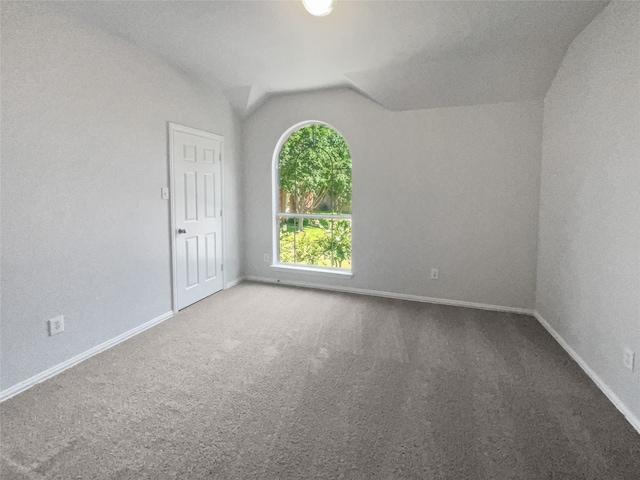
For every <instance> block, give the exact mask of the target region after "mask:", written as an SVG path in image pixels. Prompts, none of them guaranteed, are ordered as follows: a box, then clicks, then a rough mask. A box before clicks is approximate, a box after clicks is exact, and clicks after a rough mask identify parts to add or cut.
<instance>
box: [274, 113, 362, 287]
mask: <svg viewBox="0 0 640 480" xmlns="http://www.w3.org/2000/svg"><path fill="white" fill-rule="evenodd" d="M309 125H324V126H326V127H329V128H331V129H332V130H335V131H336V132H337V133H338V134H339V135H340V136H341V137H342V138H343V139H344V135H342V133H341V132H340V131H339V130H338V129H337V128H335V127H334V126H333V125H330V124H328V123H326V122H322V121H319V120H306V121H304V122H300V123H297V124H295V125H293V126H292V127H290V128H289V129H288V130H287V131H285V132H284V133H283V134H282V136H281V137H280V140H278V143H277V144H276V148H275V150H274V152H273V159H272V168H271V172H272V175H271V177H272V185H271V195H272V198H271V207H272V208H271V213H272V215H271V219H272V230H273V242H272V247H273V248H272V252H271V259H272V263H271V268H272V269H273V270H277V271H283V272H295V273H303V274H310V275H321V276H329V277H341V278H351V277H352V276H353V258H352V259H351V268H350V269H349V268H338V267H322V266H315V265H301V264H297V263H283V262H281V261H280V224H279V221H278V219H279V218H280V217H287V218H318V219H329V220H351V221H352V225H353V220H352V218H351V215H323V214H302V213H281V212H278V206H279V192H280V172H279V170H278V164H279V158H280V150H282V146H283V145H284V143H285V142H286V141H287V140H288V139H289V137H290V136H291V134H292V133H293V132H295V131H297V130H300V129H301V128H303V127H307V126H309ZM345 142H346V139H345ZM347 146H348V144H347ZM349 152H351V150H349ZM352 167H353V159H352ZM351 182H352V184H353V177H352V179H351ZM351 232H352V233H351V245H352V247H353V229H352V230H351Z"/></svg>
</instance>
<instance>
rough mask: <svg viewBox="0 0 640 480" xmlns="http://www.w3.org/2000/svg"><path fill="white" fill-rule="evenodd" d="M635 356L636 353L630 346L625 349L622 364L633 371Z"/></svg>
mask: <svg viewBox="0 0 640 480" xmlns="http://www.w3.org/2000/svg"><path fill="white" fill-rule="evenodd" d="M634 357H635V353H633V350H631V349H630V348H625V349H624V356H623V357H622V364H623V365H624V366H625V368H628V369H629V370H631V371H632V372H633V359H634Z"/></svg>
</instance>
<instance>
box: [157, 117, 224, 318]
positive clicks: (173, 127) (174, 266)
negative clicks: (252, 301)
mask: <svg viewBox="0 0 640 480" xmlns="http://www.w3.org/2000/svg"><path fill="white" fill-rule="evenodd" d="M167 130H168V136H169V200H170V202H171V208H170V212H169V223H170V228H171V232H170V235H169V237H170V239H171V302H172V309H173V313H174V314H175V313H178V279H177V275H178V259H177V256H176V218H175V211H176V203H175V198H174V197H175V195H174V193H175V169H174V161H173V134H174V132H182V133H187V134H189V135H196V136H198V137H204V138H209V139H211V140H216V141H218V142H220V188H221V190H220V208H221V209H222V232H221V235H220V237H221V240H222V260H221V264H222V265H224V259H225V256H224V250H225V248H224V246H225V241H224V232H225V231H226V228H225V224H226V221H227V216H226V215H225V214H224V213H225V211H224V161H223V160H224V137H223V136H222V135H218V134H216V133H210V132H205V131H204V130H198V129H196V128H191V127H185V126H184V125H179V124H177V123H172V122H167ZM221 273H222V288H223V289H224V288H225V287H224V285H225V279H226V278H227V277H226V275H227V274H226V272H225V270H224V269H223V270H222V272H221Z"/></svg>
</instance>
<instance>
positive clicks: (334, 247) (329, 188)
mask: <svg viewBox="0 0 640 480" xmlns="http://www.w3.org/2000/svg"><path fill="white" fill-rule="evenodd" d="M278 173H279V187H280V205H279V209H280V212H282V213H296V214H303V215H313V214H318V213H325V214H345V213H351V156H350V154H349V148H348V147H347V144H346V142H345V141H344V139H343V138H342V136H341V135H340V134H339V133H338V132H336V131H335V130H333V129H332V128H330V127H327V126H326V125H318V124H313V125H308V126H306V127H303V128H300V129H299V130H296V131H295V132H293V133H292V134H291V135H290V136H289V138H288V139H287V140H286V141H285V142H284V144H283V146H282V149H281V150H280V154H279V156H278ZM284 218H286V217H283V219H284ZM290 221H291V222H292V223H293V222H295V225H292V224H289V222H290ZM305 225H307V230H305ZM280 227H281V228H280V249H279V252H280V253H279V256H280V261H281V262H285V263H302V264H307V265H318V266H332V267H336V266H337V267H342V264H343V262H344V261H345V260H349V261H350V260H351V222H350V221H349V220H337V219H336V220H326V219H325V220H321V219H319V218H307V219H304V218H296V219H295V220H285V221H284V224H282V223H281V226H280ZM290 227H291V228H290ZM296 230H297V231H296Z"/></svg>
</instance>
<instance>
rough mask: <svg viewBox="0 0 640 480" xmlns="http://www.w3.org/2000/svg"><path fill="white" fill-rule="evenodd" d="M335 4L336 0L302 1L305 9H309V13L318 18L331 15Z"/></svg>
mask: <svg viewBox="0 0 640 480" xmlns="http://www.w3.org/2000/svg"><path fill="white" fill-rule="evenodd" d="M335 3H336V0H302V4H303V5H304V8H306V9H307V12H309V13H310V14H311V15H315V16H316V17H324V16H325V15H329V14H330V13H331V11H332V10H333V6H334V5H335Z"/></svg>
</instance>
